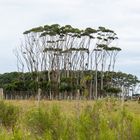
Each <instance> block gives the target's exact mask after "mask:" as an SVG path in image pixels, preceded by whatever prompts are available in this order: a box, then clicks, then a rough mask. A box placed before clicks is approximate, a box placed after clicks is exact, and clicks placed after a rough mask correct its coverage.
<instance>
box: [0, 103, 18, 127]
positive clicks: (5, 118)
mask: <svg viewBox="0 0 140 140" xmlns="http://www.w3.org/2000/svg"><path fill="white" fill-rule="evenodd" d="M18 116H19V108H18V107H16V106H13V105H10V104H6V103H4V102H3V101H0V123H1V125H3V126H4V127H6V128H9V127H11V128H13V127H14V126H15V124H16V122H17V120H18Z"/></svg>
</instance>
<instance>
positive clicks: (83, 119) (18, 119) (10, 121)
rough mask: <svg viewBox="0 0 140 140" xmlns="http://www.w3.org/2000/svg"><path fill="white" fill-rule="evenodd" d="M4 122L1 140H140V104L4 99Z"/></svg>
mask: <svg viewBox="0 0 140 140" xmlns="http://www.w3.org/2000/svg"><path fill="white" fill-rule="evenodd" d="M0 124H1V128H0V140H36V139H37V140H140V133H139V132H140V104H138V102H137V101H127V102H124V105H122V102H121V101H118V100H116V99H109V98H108V99H102V100H98V101H86V100H82V101H45V100H42V101H41V102H38V101H34V100H17V101H16V100H9V101H1V102H0Z"/></svg>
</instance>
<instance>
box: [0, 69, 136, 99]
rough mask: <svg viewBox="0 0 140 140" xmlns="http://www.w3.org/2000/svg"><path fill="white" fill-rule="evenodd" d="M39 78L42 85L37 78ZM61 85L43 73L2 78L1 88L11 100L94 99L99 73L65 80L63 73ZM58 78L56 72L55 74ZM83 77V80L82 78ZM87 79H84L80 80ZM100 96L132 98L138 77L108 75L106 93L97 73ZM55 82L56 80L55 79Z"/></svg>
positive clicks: (73, 73) (72, 72)
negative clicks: (38, 96)
mask: <svg viewBox="0 0 140 140" xmlns="http://www.w3.org/2000/svg"><path fill="white" fill-rule="evenodd" d="M81 73H82V74H81ZM36 74H38V77H39V79H38V81H36V80H35V79H34V78H36ZM61 74H62V75H61V79H60V82H59V83H57V82H55V80H52V81H49V80H48V71H44V72H39V73H35V72H34V73H30V72H27V73H21V72H11V73H4V74H1V75H0V87H1V88H3V89H4V97H5V98H7V99H28V98H37V94H38V90H40V93H41V95H40V96H41V98H44V99H83V98H87V99H94V98H95V96H96V95H95V94H96V91H95V90H96V84H95V83H96V78H95V77H96V71H89V70H88V71H71V72H70V75H76V77H74V76H70V77H65V74H64V73H63V72H61ZM51 75H55V71H52V72H51ZM78 75H79V77H78ZM81 75H83V76H82V77H80V76H81ZM97 75H98V77H97V85H98V86H97V94H98V95H97V96H98V98H100V97H106V96H122V95H121V93H123V94H124V96H128V95H129V94H130V92H131V93H132V94H133V93H134V90H135V87H136V86H137V84H138V83H139V80H138V78H137V77H136V76H134V75H132V74H126V73H122V72H108V71H107V72H104V77H103V81H104V84H103V89H102V88H101V72H99V71H98V73H97ZM54 79H55V77H54Z"/></svg>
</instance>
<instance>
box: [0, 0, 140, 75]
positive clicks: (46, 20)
mask: <svg viewBox="0 0 140 140" xmlns="http://www.w3.org/2000/svg"><path fill="white" fill-rule="evenodd" d="M139 12H140V1H139V0H22V1H19V0H1V1H0V18H1V22H0V31H1V34H0V44H1V45H0V48H1V51H0V60H2V61H0V65H2V68H1V69H0V72H6V71H14V70H16V64H15V56H14V54H13V51H12V50H13V49H14V48H15V47H16V46H18V45H19V44H20V38H22V32H24V31H25V30H27V29H30V28H32V27H36V26H40V25H44V24H52V23H59V24H61V25H64V24H71V25H73V26H75V27H79V28H85V27H88V26H90V27H95V28H96V27H98V26H100V25H101V26H106V27H108V28H111V29H113V30H114V31H115V32H116V33H117V34H118V37H119V47H121V48H122V52H121V53H120V55H119V57H118V64H117V67H116V70H122V71H130V72H133V71H135V72H136V73H137V74H139V75H140V72H138V70H139V69H138V68H137V65H139V57H138V56H139V54H140V48H139V46H140V32H139V24H140V17H139ZM6 58H7V59H6ZM119 63H120V64H119ZM123 63H124V64H123ZM11 64H12V65H11ZM14 65H15V66H14ZM136 69H137V70H136Z"/></svg>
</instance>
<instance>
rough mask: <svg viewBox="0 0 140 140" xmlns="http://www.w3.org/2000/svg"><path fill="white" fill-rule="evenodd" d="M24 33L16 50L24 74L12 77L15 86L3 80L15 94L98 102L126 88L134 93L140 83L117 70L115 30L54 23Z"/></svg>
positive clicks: (18, 62) (11, 74)
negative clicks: (97, 100) (79, 27)
mask: <svg viewBox="0 0 140 140" xmlns="http://www.w3.org/2000/svg"><path fill="white" fill-rule="evenodd" d="M23 34H24V39H23V41H22V43H21V45H20V46H19V47H18V48H17V49H16V51H15V54H16V57H17V67H18V71H19V72H18V73H10V74H8V75H9V76H13V79H12V80H13V82H12V80H11V81H10V82H7V81H5V80H4V79H3V78H4V77H5V76H6V74H4V75H1V76H4V77H1V78H2V79H0V80H2V82H0V83H1V84H2V83H3V85H2V87H4V89H5V91H7V92H11V94H12V95H13V94H14V93H15V94H17V93H18V95H19V94H22V95H23V94H24V95H26V96H27V95H28V97H29V96H35V95H37V94H41V95H40V96H42V97H45V98H48V99H76V98H77V99H80V98H88V99H97V98H98V97H103V96H107V95H113V94H115V96H117V95H118V94H119V93H121V92H122V90H123V92H124V91H125V93H126V94H128V93H129V91H130V88H131V89H132V87H133V88H134V87H135V86H136V84H137V83H138V82H139V81H138V79H137V77H136V76H133V75H131V74H125V73H121V72H114V69H115V63H116V57H117V54H118V53H119V52H120V51H121V48H119V47H117V42H118V41H117V40H118V37H117V34H116V33H115V32H114V31H113V30H110V29H107V28H105V27H99V28H98V29H93V28H90V27H88V28H86V29H78V28H74V27H72V26H71V25H65V26H60V25H58V24H53V25H45V26H40V27H36V28H32V29H30V30H27V31H25V32H24V33H23ZM17 75H18V76H17ZM14 76H15V77H14ZM3 80H4V81H3ZM12 91H13V92H12ZM14 91H17V92H14ZM23 91H24V92H23ZM11 94H10V95H11ZM7 95H8V94H7Z"/></svg>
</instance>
